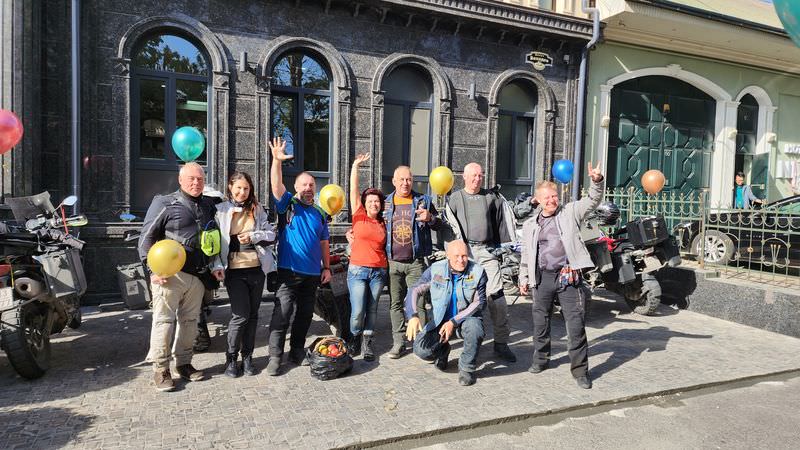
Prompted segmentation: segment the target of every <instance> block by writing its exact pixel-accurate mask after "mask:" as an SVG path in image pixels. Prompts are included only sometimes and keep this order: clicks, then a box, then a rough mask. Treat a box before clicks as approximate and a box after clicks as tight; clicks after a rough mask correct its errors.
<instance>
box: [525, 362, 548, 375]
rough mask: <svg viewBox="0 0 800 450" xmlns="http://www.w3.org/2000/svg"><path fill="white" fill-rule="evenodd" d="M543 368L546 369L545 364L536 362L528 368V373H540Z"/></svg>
mask: <svg viewBox="0 0 800 450" xmlns="http://www.w3.org/2000/svg"><path fill="white" fill-rule="evenodd" d="M544 369H547V364H536V363H533V364H531V366H530V367H529V368H528V372H530V373H542V371H543V370H544Z"/></svg>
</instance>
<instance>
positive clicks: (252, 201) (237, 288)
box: [214, 172, 275, 378]
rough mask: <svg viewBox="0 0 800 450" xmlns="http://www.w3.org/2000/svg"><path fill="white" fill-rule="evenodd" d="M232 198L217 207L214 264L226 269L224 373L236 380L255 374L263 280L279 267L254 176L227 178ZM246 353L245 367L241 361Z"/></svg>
mask: <svg viewBox="0 0 800 450" xmlns="http://www.w3.org/2000/svg"><path fill="white" fill-rule="evenodd" d="M227 196H228V201H226V202H223V203H221V204H219V205H217V224H218V225H219V230H220V234H221V237H222V245H221V246H220V247H221V248H220V254H219V257H218V258H216V259H215V264H214V268H215V269H220V270H225V287H226V288H227V289H228V297H229V298H230V303H231V320H230V322H229V323H228V350H227V352H225V375H227V376H229V377H232V378H235V377H238V376H239V375H241V374H242V371H243V372H244V374H245V375H255V374H256V368H255V367H254V366H253V349H254V348H255V344H256V330H257V329H258V309H259V307H261V296H262V293H263V291H264V281H265V280H266V276H267V274H268V273H270V272H272V271H273V270H275V261H274V259H273V257H272V249H271V248H269V247H267V244H271V243H272V242H273V241H275V231H274V230H273V229H272V225H270V223H269V219H268V218H267V213H266V212H265V211H264V208H262V207H261V206H260V205H259V204H258V200H257V199H256V195H255V190H254V186H253V180H252V179H251V178H250V175H248V174H247V173H245V172H234V173H233V174H231V176H230V177H229V178H228V193H227ZM240 350H241V353H242V370H241V371H240V370H239V366H238V363H237V359H238V356H239V351H240Z"/></svg>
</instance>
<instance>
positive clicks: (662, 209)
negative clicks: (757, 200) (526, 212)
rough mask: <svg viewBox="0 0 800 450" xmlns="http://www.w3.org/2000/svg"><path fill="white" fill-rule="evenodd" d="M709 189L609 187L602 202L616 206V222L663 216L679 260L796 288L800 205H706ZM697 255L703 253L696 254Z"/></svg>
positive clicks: (798, 280) (734, 276) (799, 266)
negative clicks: (653, 192) (650, 190)
mask: <svg viewBox="0 0 800 450" xmlns="http://www.w3.org/2000/svg"><path fill="white" fill-rule="evenodd" d="M708 197H709V196H708V192H707V191H706V190H701V191H699V192H691V193H687V194H681V193H675V192H661V193H659V194H656V195H650V194H647V193H645V192H642V191H640V190H636V189H634V188H628V189H625V188H610V189H607V190H606V193H605V198H604V200H605V201H611V202H614V203H615V204H616V205H617V206H618V207H619V208H620V212H621V215H620V222H621V223H623V224H624V223H627V222H628V221H630V220H633V219H635V218H637V217H642V216H651V215H652V216H656V215H660V216H662V217H664V220H665V221H666V223H667V225H668V227H669V228H670V229H671V230H672V231H673V234H675V237H676V239H677V240H678V244H679V246H680V250H681V256H682V257H683V258H684V259H695V260H696V261H697V263H698V265H699V266H700V267H701V268H709V269H713V270H716V271H717V272H718V273H719V274H720V276H722V277H725V278H732V279H743V280H748V281H754V282H757V283H769V284H770V285H772V286H779V287H787V288H795V287H798V288H800V209H798V206H797V205H795V206H794V207H793V208H792V209H787V208H785V207H780V206H778V207H773V206H767V207H765V208H761V209H730V208H721V207H710V206H709V198H708ZM700 253H702V254H704V255H705V257H700V256H699V254H700Z"/></svg>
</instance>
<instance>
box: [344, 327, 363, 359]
mask: <svg viewBox="0 0 800 450" xmlns="http://www.w3.org/2000/svg"><path fill="white" fill-rule="evenodd" d="M361 339H362V335H361V334H360V333H359V334H357V335H355V336H353V337H351V338H350V340H349V341H348V342H347V351H348V352H350V356H352V357H353V358H355V357H356V356H358V355H360V354H361Z"/></svg>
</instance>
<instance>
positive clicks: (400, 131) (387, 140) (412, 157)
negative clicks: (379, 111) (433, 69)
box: [383, 65, 433, 192]
mask: <svg viewBox="0 0 800 450" xmlns="http://www.w3.org/2000/svg"><path fill="white" fill-rule="evenodd" d="M383 89H384V92H385V95H384V110H383V191H384V192H391V191H392V190H394V187H393V186H392V175H393V174H394V169H395V168H397V166H401V165H406V166H409V167H411V172H412V173H413V174H414V190H416V191H418V192H425V191H427V188H428V173H429V172H430V170H431V145H432V141H431V139H432V136H433V114H432V109H433V82H432V81H431V77H430V75H429V74H427V73H425V72H423V71H422V70H420V69H417V68H416V67H415V66H411V65H404V66H400V67H398V68H396V69H394V70H392V72H391V73H389V75H388V76H387V77H386V79H385V80H384V81H383Z"/></svg>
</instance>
